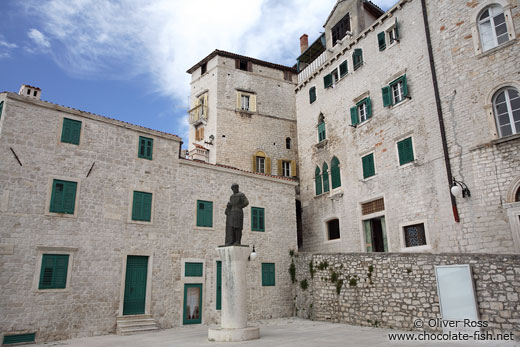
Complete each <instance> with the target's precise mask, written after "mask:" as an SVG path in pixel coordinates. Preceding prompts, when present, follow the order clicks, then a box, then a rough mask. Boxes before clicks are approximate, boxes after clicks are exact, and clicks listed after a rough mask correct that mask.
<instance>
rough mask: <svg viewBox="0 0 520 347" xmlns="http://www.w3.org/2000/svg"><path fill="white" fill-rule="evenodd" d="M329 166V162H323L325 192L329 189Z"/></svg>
mask: <svg viewBox="0 0 520 347" xmlns="http://www.w3.org/2000/svg"><path fill="white" fill-rule="evenodd" d="M328 170H329V167H328V165H327V163H323V173H322V176H323V192H324V193H326V192H328V191H329V173H328Z"/></svg>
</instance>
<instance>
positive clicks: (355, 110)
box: [350, 97, 372, 125]
mask: <svg viewBox="0 0 520 347" xmlns="http://www.w3.org/2000/svg"><path fill="white" fill-rule="evenodd" d="M371 116H372V102H371V100H370V97H366V98H364V99H363V100H361V101H360V102H358V103H357V104H356V106H353V107H351V108H350V120H351V123H352V125H357V124H358V123H363V122H364V121H366V120H368V119H369V118H370V117H371Z"/></svg>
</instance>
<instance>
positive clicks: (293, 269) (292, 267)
mask: <svg viewBox="0 0 520 347" xmlns="http://www.w3.org/2000/svg"><path fill="white" fill-rule="evenodd" d="M289 274H290V275H291V281H292V283H294V282H296V265H294V261H292V260H291V265H289Z"/></svg>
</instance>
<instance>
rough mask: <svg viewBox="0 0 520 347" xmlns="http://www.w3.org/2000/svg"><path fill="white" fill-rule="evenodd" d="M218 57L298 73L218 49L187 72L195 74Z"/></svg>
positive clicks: (287, 67)
mask: <svg viewBox="0 0 520 347" xmlns="http://www.w3.org/2000/svg"><path fill="white" fill-rule="evenodd" d="M217 55H219V56H221V57H227V58H233V59H244V60H248V61H250V62H251V63H253V64H256V65H261V66H266V67H270V68H273V69H277V70H282V71H290V72H293V73H297V72H296V68H295V67H289V66H285V65H279V64H274V63H270V62H268V61H265V60H259V59H255V58H251V57H246V56H245V55H240V54H236V53H231V52H226V51H221V50H219V49H216V50H214V51H213V52H211V53H210V54H209V55H208V56H207V57H206V58H204V59H202V60H201V61H199V62H198V63H197V64H195V65H193V66H192V67H191V68H189V69H188V71H186V72H187V73H189V74H191V73H193V72H194V71H195V70H197V69H198V68H199V67H200V66H201V65H202V64H204V63H207V62H208V61H210V60H211V59H213V57H215V56H217Z"/></svg>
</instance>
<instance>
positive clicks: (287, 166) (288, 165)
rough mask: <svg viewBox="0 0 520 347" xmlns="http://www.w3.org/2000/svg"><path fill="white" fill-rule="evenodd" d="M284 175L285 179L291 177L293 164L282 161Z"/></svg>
mask: <svg viewBox="0 0 520 347" xmlns="http://www.w3.org/2000/svg"><path fill="white" fill-rule="evenodd" d="M282 174H283V176H284V177H291V162H290V161H287V160H283V161H282Z"/></svg>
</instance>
